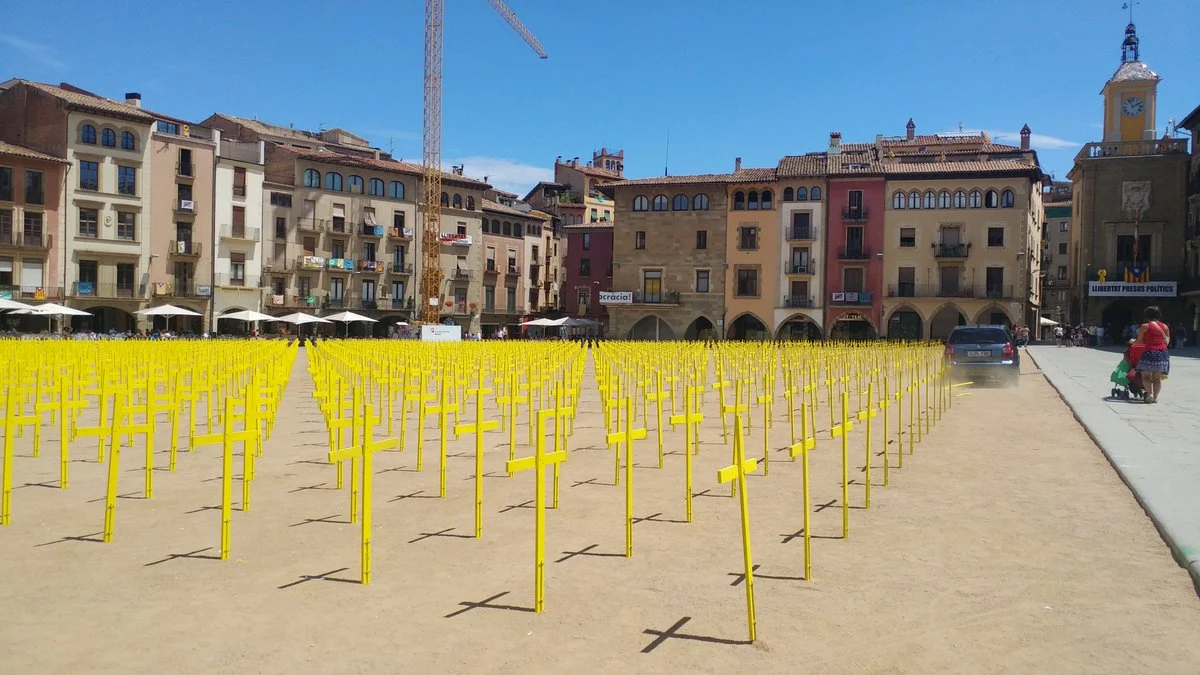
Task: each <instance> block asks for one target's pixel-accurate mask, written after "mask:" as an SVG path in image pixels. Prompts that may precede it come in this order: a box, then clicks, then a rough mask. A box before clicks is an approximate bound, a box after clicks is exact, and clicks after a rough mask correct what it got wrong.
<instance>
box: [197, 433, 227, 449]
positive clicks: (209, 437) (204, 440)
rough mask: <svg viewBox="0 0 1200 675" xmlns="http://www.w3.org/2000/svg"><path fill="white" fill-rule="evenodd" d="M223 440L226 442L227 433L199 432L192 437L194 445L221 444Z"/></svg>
mask: <svg viewBox="0 0 1200 675" xmlns="http://www.w3.org/2000/svg"><path fill="white" fill-rule="evenodd" d="M223 442H225V434H223V433H215V434H197V435H195V436H193V437H192V445H193V446H201V445H220V444H221V443H223Z"/></svg>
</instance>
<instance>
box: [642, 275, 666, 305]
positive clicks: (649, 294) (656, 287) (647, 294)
mask: <svg viewBox="0 0 1200 675" xmlns="http://www.w3.org/2000/svg"><path fill="white" fill-rule="evenodd" d="M662 277H663V273H662V270H645V271H643V272H642V300H643V301H644V302H662V299H663V295H662V291H663V288H662Z"/></svg>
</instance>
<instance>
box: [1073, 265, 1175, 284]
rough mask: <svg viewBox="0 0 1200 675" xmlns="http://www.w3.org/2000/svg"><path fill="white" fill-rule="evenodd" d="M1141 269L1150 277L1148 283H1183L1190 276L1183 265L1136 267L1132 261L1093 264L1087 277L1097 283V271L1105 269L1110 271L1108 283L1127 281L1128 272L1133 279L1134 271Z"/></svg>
mask: <svg viewBox="0 0 1200 675" xmlns="http://www.w3.org/2000/svg"><path fill="white" fill-rule="evenodd" d="M1139 267H1140V268H1141V269H1142V274H1143V275H1145V274H1148V275H1149V279H1147V281H1181V280H1183V279H1185V278H1186V277H1187V276H1188V273H1187V269H1186V268H1185V267H1184V266H1182V265H1175V266H1171V267H1168V266H1164V265H1154V264H1152V263H1139V264H1138V265H1134V264H1133V263H1132V262H1130V261H1117V262H1113V263H1109V264H1107V265H1097V264H1092V265H1090V266H1089V268H1088V272H1087V275H1086V276H1087V279H1088V280H1089V281H1096V279H1097V271H1098V270H1101V269H1104V270H1107V271H1108V275H1107V280H1108V281H1125V278H1126V277H1125V275H1126V272H1128V273H1129V275H1130V277H1133V276H1135V275H1134V274H1133V270H1135V269H1138V268H1139Z"/></svg>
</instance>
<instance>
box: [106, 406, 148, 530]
mask: <svg viewBox="0 0 1200 675" xmlns="http://www.w3.org/2000/svg"><path fill="white" fill-rule="evenodd" d="M127 396H128V394H127V393H118V394H117V396H116V398H115V400H114V406H113V416H112V426H111V427H110V428H109V451H108V483H107V491H106V492H105V495H104V536H103V539H104V541H105V542H106V543H107V542H111V541H112V539H113V530H114V528H115V526H116V520H115V518H116V511H117V479H118V478H119V477H120V468H119V467H120V459H121V438H122V437H123V436H125V435H128V436H130V438H132V437H133V436H134V435H136V434H141V435H146V434H147V433H148V429H147V428H146V427H147V426H151V425H147V424H146V423H144V422H143V423H142V424H133V423H132V422H129V421H127V420H129V419H130V417H131V416H130V415H129V413H128V412H127V410H126V406H127V403H126V398H127ZM147 444H149V439H148V438H147Z"/></svg>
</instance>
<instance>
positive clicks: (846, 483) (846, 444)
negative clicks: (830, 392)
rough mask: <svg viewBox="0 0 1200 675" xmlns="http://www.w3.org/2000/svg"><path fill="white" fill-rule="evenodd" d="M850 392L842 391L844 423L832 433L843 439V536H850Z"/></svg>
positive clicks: (837, 426) (832, 430)
mask: <svg viewBox="0 0 1200 675" xmlns="http://www.w3.org/2000/svg"><path fill="white" fill-rule="evenodd" d="M852 429H854V424H853V423H852V422H851V421H850V394H849V393H847V392H846V391H844V390H843V391H842V423H841V424H837V425H834V427H833V428H832V429H830V430H829V431H830V433H831V434H832V436H833V437H834V438H838V437H841V439H842V537H843V538H849V537H850V431H851V430H852Z"/></svg>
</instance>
